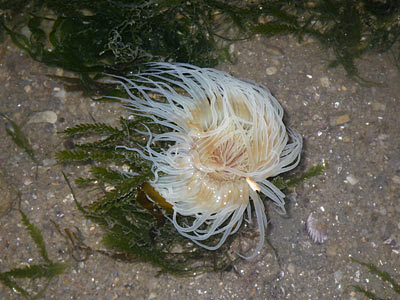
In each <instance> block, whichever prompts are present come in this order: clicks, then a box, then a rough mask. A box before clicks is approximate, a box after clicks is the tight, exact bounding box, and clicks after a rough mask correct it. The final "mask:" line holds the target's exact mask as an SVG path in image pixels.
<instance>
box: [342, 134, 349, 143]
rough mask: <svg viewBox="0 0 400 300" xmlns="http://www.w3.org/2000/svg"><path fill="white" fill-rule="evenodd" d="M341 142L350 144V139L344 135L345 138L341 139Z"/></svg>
mask: <svg viewBox="0 0 400 300" xmlns="http://www.w3.org/2000/svg"><path fill="white" fill-rule="evenodd" d="M343 142H345V143H350V142H351V138H350V137H349V136H347V135H346V136H344V137H343Z"/></svg>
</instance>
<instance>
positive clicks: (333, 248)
mask: <svg viewBox="0 0 400 300" xmlns="http://www.w3.org/2000/svg"><path fill="white" fill-rule="evenodd" d="M337 249H338V246H337V244H333V245H330V246H328V247H327V248H326V256H328V257H335V256H336V255H337Z"/></svg>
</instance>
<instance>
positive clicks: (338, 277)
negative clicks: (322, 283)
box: [333, 270, 343, 283]
mask: <svg viewBox="0 0 400 300" xmlns="http://www.w3.org/2000/svg"><path fill="white" fill-rule="evenodd" d="M333 277H334V278H335V282H336V283H339V282H340V281H341V280H342V278H343V273H342V271H340V270H337V271H336V272H335V273H333Z"/></svg>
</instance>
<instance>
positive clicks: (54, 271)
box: [0, 207, 68, 299]
mask: <svg viewBox="0 0 400 300" xmlns="http://www.w3.org/2000/svg"><path fill="white" fill-rule="evenodd" d="M18 211H19V213H20V215H21V219H22V223H23V224H24V226H25V228H26V229H27V230H28V233H29V235H30V237H31V238H32V240H33V241H34V243H35V245H36V248H37V249H38V251H39V253H40V256H41V257H42V259H43V260H44V263H41V264H36V265H32V266H27V267H24V268H14V269H11V270H10V271H7V272H2V273H0V281H1V282H2V283H3V284H4V285H5V286H7V287H8V288H10V289H12V290H15V291H17V292H19V293H20V294H21V295H22V296H23V297H24V298H25V299H38V298H39V297H41V296H42V295H43V293H44V292H45V291H46V289H47V287H48V285H49V283H50V281H51V280H52V279H54V278H55V277H56V276H58V275H60V274H62V273H64V271H65V270H66V269H67V268H68V265H67V264H66V263H57V262H53V261H52V260H51V259H50V258H49V256H48V254H47V250H46V245H45V243H44V239H43V236H42V234H41V232H40V230H39V229H38V228H37V227H36V226H35V225H34V224H32V223H31V222H30V221H29V219H28V217H27V216H26V214H25V213H24V212H23V211H22V209H21V208H20V207H19V208H18ZM18 278H27V279H31V280H33V279H38V278H44V279H47V282H46V284H45V285H44V287H43V288H42V289H41V290H39V291H38V292H37V293H36V294H35V295H32V294H31V293H29V292H27V291H26V290H25V289H24V288H23V287H21V286H20V285H19V284H18V283H17V281H16V280H15V279H18Z"/></svg>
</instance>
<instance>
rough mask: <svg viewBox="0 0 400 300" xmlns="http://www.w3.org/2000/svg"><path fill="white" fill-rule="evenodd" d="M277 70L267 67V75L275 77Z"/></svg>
mask: <svg viewBox="0 0 400 300" xmlns="http://www.w3.org/2000/svg"><path fill="white" fill-rule="evenodd" d="M277 71H278V69H277V68H276V67H268V68H267V75H270V76H271V75H275V74H276V72H277Z"/></svg>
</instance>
